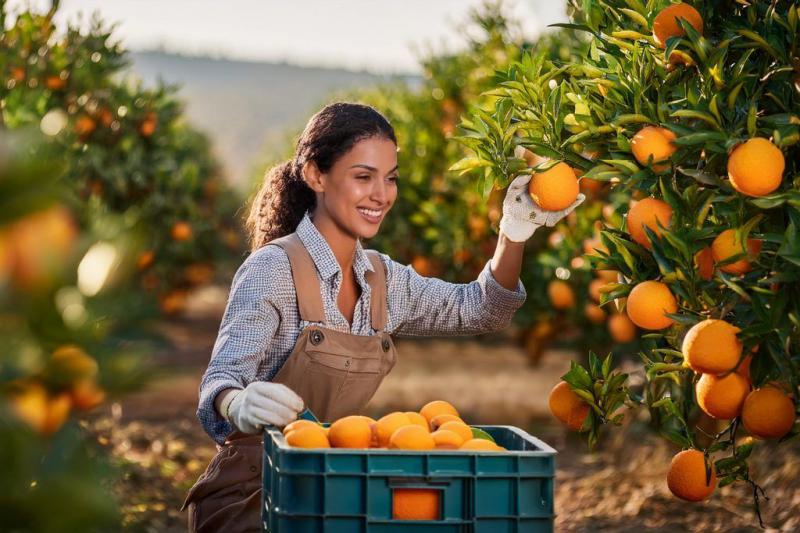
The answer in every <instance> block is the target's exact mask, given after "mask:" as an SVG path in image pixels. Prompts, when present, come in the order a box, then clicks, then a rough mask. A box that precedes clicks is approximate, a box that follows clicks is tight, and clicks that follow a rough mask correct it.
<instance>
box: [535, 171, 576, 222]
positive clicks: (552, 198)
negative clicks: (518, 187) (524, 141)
mask: <svg viewBox="0 0 800 533" xmlns="http://www.w3.org/2000/svg"><path fill="white" fill-rule="evenodd" d="M528 192H529V193H530V195H531V198H533V201H534V202H535V203H536V205H538V206H539V207H541V208H542V209H545V210H547V211H560V210H562V209H566V208H567V207H569V206H570V205H572V203H573V202H574V201H575V199H576V198H577V197H578V193H579V192H580V187H579V185H578V178H576V177H575V172H573V170H572V167H570V166H569V165H568V164H566V163H564V162H561V163H556V164H555V165H554V166H553V167H551V168H549V169H547V170H545V171H544V172H534V173H533V175H532V176H531V181H529V182H528Z"/></svg>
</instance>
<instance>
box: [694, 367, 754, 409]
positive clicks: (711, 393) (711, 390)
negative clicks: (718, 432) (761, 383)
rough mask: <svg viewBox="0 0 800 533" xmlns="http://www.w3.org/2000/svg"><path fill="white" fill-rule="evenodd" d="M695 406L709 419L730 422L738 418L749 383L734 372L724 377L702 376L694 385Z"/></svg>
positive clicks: (748, 389) (748, 390)
mask: <svg viewBox="0 0 800 533" xmlns="http://www.w3.org/2000/svg"><path fill="white" fill-rule="evenodd" d="M694 390H695V394H696V395H697V404H698V405H699V406H700V409H702V410H703V411H704V412H705V413H706V414H707V415H708V416H710V417H711V418H720V419H724V420H730V419H732V418H736V417H737V416H739V413H740V412H741V411H742V404H743V403H744V399H745V398H746V397H747V393H749V392H750V383H749V382H748V381H747V380H746V379H745V378H743V377H742V376H740V375H739V374H736V373H735V372H732V373H730V374H728V375H726V376H724V377H718V376H715V375H714V374H703V375H702V376H701V377H700V379H699V380H698V381H697V383H696V384H695V389H694Z"/></svg>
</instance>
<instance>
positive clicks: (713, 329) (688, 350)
mask: <svg viewBox="0 0 800 533" xmlns="http://www.w3.org/2000/svg"><path fill="white" fill-rule="evenodd" d="M740 331H741V330H740V329H739V328H738V327H736V326H734V325H733V324H729V323H728V322H725V321H724V320H718V319H715V318H709V319H706V320H703V321H701V322H698V323H697V324H695V325H694V326H692V327H691V328H690V329H689V331H687V332H686V335H685V336H684V337H683V344H682V345H681V352H683V360H684V364H686V365H687V366H688V367H689V368H691V369H692V370H694V371H695V372H700V373H703V374H722V373H724V372H728V371H730V370H732V369H733V368H734V367H735V366H736V365H737V364H738V363H739V359H740V358H741V356H742V342H741V341H740V340H739V338H738V337H737V336H736V334H737V333H739V332H740Z"/></svg>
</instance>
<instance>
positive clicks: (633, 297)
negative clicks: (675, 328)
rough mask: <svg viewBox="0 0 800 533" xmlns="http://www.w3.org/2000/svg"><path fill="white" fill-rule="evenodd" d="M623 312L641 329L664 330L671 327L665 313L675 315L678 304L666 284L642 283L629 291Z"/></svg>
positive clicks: (656, 282) (669, 319)
mask: <svg viewBox="0 0 800 533" xmlns="http://www.w3.org/2000/svg"><path fill="white" fill-rule="evenodd" d="M625 310H626V312H627V313H628V318H630V319H631V321H633V323H634V324H636V325H637V326H639V327H640V328H642V329H651V330H657V329H664V328H666V327H669V326H671V325H672V323H673V320H672V319H671V318H670V317H668V316H667V313H676V312H677V311H678V302H677V300H675V296H673V295H672V293H671V292H670V290H669V287H667V285H666V284H664V283H661V282H660V281H652V280H651V281H643V282H641V283H639V284H637V285H636V286H635V287H634V288H633V289H632V290H631V292H630V294H629V295H628V303H627V305H626V306H625Z"/></svg>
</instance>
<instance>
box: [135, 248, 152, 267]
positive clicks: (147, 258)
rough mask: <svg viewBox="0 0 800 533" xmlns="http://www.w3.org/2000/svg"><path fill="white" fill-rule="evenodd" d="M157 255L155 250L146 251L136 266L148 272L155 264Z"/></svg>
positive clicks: (140, 256) (138, 259)
mask: <svg viewBox="0 0 800 533" xmlns="http://www.w3.org/2000/svg"><path fill="white" fill-rule="evenodd" d="M155 258H156V254H155V252H153V250H145V251H144V252H142V253H141V254H140V255H139V257H138V258H137V259H136V266H137V268H138V269H139V270H146V269H147V268H149V267H150V265H152V264H153V263H154V262H155Z"/></svg>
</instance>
